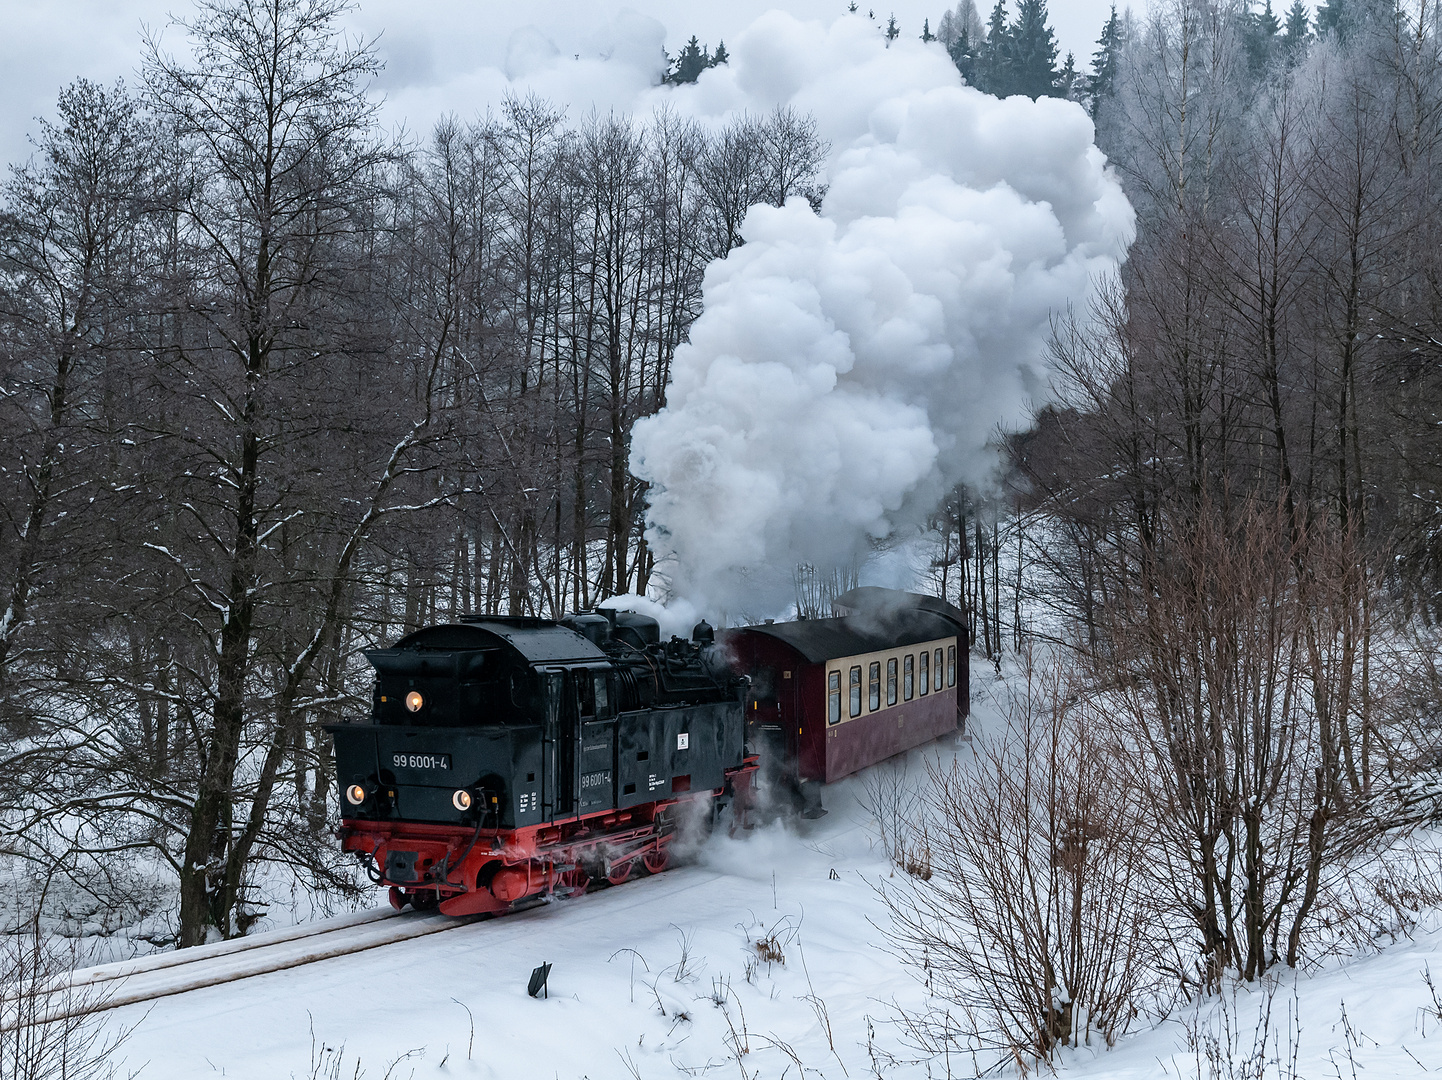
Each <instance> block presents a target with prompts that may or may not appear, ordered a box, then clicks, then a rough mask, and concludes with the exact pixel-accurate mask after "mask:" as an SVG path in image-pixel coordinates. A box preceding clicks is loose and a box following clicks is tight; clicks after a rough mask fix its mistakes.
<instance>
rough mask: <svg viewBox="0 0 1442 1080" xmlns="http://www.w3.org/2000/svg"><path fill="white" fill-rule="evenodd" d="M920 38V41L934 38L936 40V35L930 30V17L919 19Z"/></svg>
mask: <svg viewBox="0 0 1442 1080" xmlns="http://www.w3.org/2000/svg"><path fill="white" fill-rule="evenodd" d="M921 40H922V41H935V40H936V35H935V34H933V33H932V32H931V20H930V19H922V20H921Z"/></svg>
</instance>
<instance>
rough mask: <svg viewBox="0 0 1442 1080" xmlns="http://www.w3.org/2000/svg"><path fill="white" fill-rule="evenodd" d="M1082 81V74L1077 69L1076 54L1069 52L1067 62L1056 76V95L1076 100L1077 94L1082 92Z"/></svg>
mask: <svg viewBox="0 0 1442 1080" xmlns="http://www.w3.org/2000/svg"><path fill="white" fill-rule="evenodd" d="M1081 83H1082V79H1081V76H1080V74H1079V73H1078V72H1077V69H1076V56H1075V55H1074V54H1073V53H1071V52H1068V53H1067V54H1066V63H1064V64H1063V65H1062V68H1061V71H1060V72H1059V73H1058V74H1057V77H1056V96H1057V97H1062V98H1066V99H1067V100H1069V101H1075V100H1076V95H1077V94H1078V93H1080V92H1081Z"/></svg>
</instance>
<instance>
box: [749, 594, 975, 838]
mask: <svg viewBox="0 0 1442 1080" xmlns="http://www.w3.org/2000/svg"><path fill="white" fill-rule="evenodd" d="M835 610H836V611H837V617H835V618H830V619H802V620H799V621H797V622H785V623H771V622H768V623H764V624H762V625H759V626H745V627H740V628H737V629H734V630H729V631H726V632H725V636H724V642H725V645H726V648H727V651H728V652H729V653H730V655H731V657H732V661H733V664H734V665H735V668H736V670H738V671H743V672H745V673H747V674H748V675H749V676H750V678H751V688H750V692H749V693H748V695H747V700H746V728H747V743H748V745H749V746H751V747H752V748H753V749H754V751H755V752H758V753H759V754H760V756H761V760H762V762H763V763H766V764H770V765H773V766H774V772H773V776H777V777H784V778H794V779H795V781H797V782H798V791H797V795H799V797H800V799H801V802H802V804H803V808H804V811H805V812H806V813H808V814H817V813H821V812H822V811H821V810H820V798H819V795H820V793H819V790H818V787H819V785H820V784H827V783H831V782H832V781H835V780H839V779H840V778H841V777H843V776H849V775H850V774H851V773H854V772H856V771H857V770H859V769H864V768H865V767H866V766H868V765H872V764H875V763H876V762H878V761H882V760H884V759H886V758H889V757H891V756H893V755H895V754H899V753H902V752H903V751H906V750H910V749H911V748H913V747H916V746H920V745H922V744H924V743H927V742H930V741H932V740H934V739H937V738H939V737H941V736H943V735H948V734H954V733H957V732H959V731H961V730H963V729H964V727H965V724H966V717H967V713H968V711H969V705H970V694H969V685H968V684H969V679H968V666H967V644H968V640H969V638H968V630H967V626H966V616H965V615H964V613H963V612H962V611H961V610H960V609H958V608H956V607H955V606H954V605H952V604H949V603H947V602H946V601H944V600H938V599H937V598H935V597H930V596H921V595H919V594H916V593H905V592H897V591H894V590H891V589H879V588H874V587H862V588H859V589H852V590H851V591H850V592H847V593H843V594H842V595H841V596H839V597H838V598H837V601H836V604H835ZM763 770H765V771H772V770H770V769H766V765H763Z"/></svg>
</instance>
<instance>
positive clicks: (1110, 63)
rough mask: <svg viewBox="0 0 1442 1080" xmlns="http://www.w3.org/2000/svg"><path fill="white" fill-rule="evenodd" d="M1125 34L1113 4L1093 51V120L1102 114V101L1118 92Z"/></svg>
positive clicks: (1089, 89)
mask: <svg viewBox="0 0 1442 1080" xmlns="http://www.w3.org/2000/svg"><path fill="white" fill-rule="evenodd" d="M1125 34H1126V32H1125V30H1124V28H1123V26H1122V21H1121V19H1120V18H1118V17H1117V6H1116V5H1115V4H1113V5H1112V13H1111V16H1110V17H1109V18H1108V19H1107V23H1106V25H1105V26H1103V27H1102V36H1101V37H1099V38H1097V51H1096V52H1094V53H1092V74H1091V78H1089V79H1088V80H1087V92H1088V93H1089V94H1090V96H1091V109H1092V119H1093V120H1095V119H1096V118H1097V117H1098V115H1100V112H1101V105H1102V102H1103V101H1105V100H1107V99H1109V98H1110V97H1112V96H1113V95H1114V94H1115V93H1116V88H1117V67H1118V65H1119V64H1120V62H1121V54H1122V48H1123V46H1124V45H1125V44H1126V37H1125Z"/></svg>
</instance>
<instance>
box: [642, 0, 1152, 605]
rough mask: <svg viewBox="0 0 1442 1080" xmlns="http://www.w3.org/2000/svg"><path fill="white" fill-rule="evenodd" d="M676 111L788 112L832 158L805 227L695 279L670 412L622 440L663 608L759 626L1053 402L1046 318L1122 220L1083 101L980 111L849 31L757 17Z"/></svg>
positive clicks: (1081, 283) (915, 58) (793, 227)
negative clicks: (669, 560)
mask: <svg viewBox="0 0 1442 1080" xmlns="http://www.w3.org/2000/svg"><path fill="white" fill-rule="evenodd" d="M688 98H689V100H688ZM682 101H683V102H684V104H685V105H686V106H687V107H689V108H690V109H691V110H693V111H695V112H698V113H703V114H707V113H709V114H711V115H718V114H720V115H725V114H727V113H729V112H731V111H733V110H739V109H742V108H749V109H751V110H752V111H753V112H755V111H766V110H769V109H771V108H773V107H775V106H776V105H791V106H793V107H794V108H796V109H797V110H799V111H804V112H809V113H811V114H812V115H814V116H815V117H816V119H817V121H818V123H819V126H820V129H821V133H822V134H823V135H824V136H825V137H827V138H828V139H830V140H831V144H832V159H831V161H830V164H829V168H828V176H827V179H828V182H829V185H830V187H829V190H828V192H827V195H826V198H825V200H824V203H823V205H822V209H821V213H820V215H819V216H818V215H817V214H814V213H813V212H812V211H811V209H810V207H809V206H808V205H807V204H806V203H805V202H804V201H802V200H792V201H790V202H788V203H787V204H786V205H785V206H784V207H780V208H777V207H770V206H757V207H753V208H752V209H751V211H750V212H749V214H748V216H747V219H746V223H745V226H744V229H743V235H744V237H745V241H746V242H745V244H744V246H742V247H740V248H738V249H736V250H735V251H733V252H732V253H731V254H730V255H729V256H728V257H727V258H725V259H724V260H721V261H718V262H716V263H713V264H712V265H711V266H710V267H709V268H708V269H707V271H706V278H705V288H704V299H705V311H704V313H703V314H702V315H701V317H700V318H699V319H698V320H697V321H696V323H695V324H694V326H693V327H692V330H691V335H690V341H689V343H688V344H686V345H684V346H683V347H682V348H681V349H680V350H679V351H678V353H677V355H676V359H675V363H674V365H673V368H672V370H673V379H672V384H671V386H670V388H669V390H668V404H667V406H666V408H665V409H663V410H662V411H661V412H660V413H658V414H657V415H655V416H652V417H650V418H647V419H645V420H642V421H639V422H638V423H637V424H636V426H635V429H634V432H633V436H632V450H631V468H632V470H633V472H634V473H635V474H636V475H637V476H638V477H641V478H642V479H644V480H647V481H649V482H650V484H651V497H650V508H649V513H648V537H649V539H650V542H651V543H652V545H653V546H654V548H655V549H656V551H657V552H658V554H665V553H671V554H674V556H675V562H674V568H673V569H668V572H669V573H671V574H672V584H673V589H674V591H675V592H676V593H677V594H678V595H682V596H685V597H687V598H688V599H689V600H691V601H692V602H693V603H695V604H696V606H697V607H698V608H699V609H700V610H703V611H704V610H712V611H715V610H726V611H730V612H738V611H741V610H750V611H752V612H758V611H762V612H767V613H770V612H778V613H779V612H780V611H781V610H782V609H783V608H784V606H785V601H786V598H787V595H788V593H789V590H790V587H791V581H792V576H791V575H792V570H793V568H794V567H795V565H796V564H797V563H800V562H807V563H812V564H815V565H820V566H837V565H843V564H845V563H847V562H848V561H850V560H852V559H854V558H856V557H858V556H859V555H861V554H862V553H864V551H865V550H866V548H867V546H868V542H869V540H871V539H873V538H882V537H886V536H888V535H891V534H892V533H893V532H894V531H895V530H897V529H898V528H899V527H901V526H903V525H906V524H911V523H916V522H918V521H920V520H922V519H923V518H924V516H925V515H926V514H927V513H928V512H929V511H930V510H932V509H933V508H934V507H935V506H936V505H937V503H938V501H939V500H940V499H941V498H942V497H943V496H944V495H945V493H946V492H947V491H948V490H950V488H951V487H953V486H954V485H955V484H956V483H958V482H960V481H969V482H971V483H973V484H981V483H984V482H985V480H986V478H987V476H988V474H989V472H990V471H991V470H992V468H993V466H994V462H993V460H992V456H991V455H990V454H989V452H988V450H987V443H988V440H989V439H990V438H991V437H992V436H993V435H994V433H995V431H996V429H997V427H998V425H1003V426H1009V425H1014V424H1017V423H1020V422H1023V421H1024V420H1025V418H1026V416H1027V415H1028V411H1029V409H1030V408H1031V407H1033V406H1034V405H1035V404H1037V403H1038V402H1039V400H1040V399H1043V398H1044V397H1045V395H1046V393H1047V373H1046V371H1045V370H1044V366H1043V362H1042V354H1043V350H1044V345H1045V341H1046V337H1047V334H1048V331H1049V326H1050V317H1051V315H1052V313H1053V312H1056V311H1059V310H1062V309H1065V308H1066V307H1067V305H1068V304H1073V305H1076V306H1077V307H1078V308H1080V309H1083V310H1084V309H1085V306H1086V304H1087V300H1088V298H1089V296H1090V294H1091V291H1092V290H1093V288H1094V287H1095V285H1096V282H1097V281H1098V280H1099V279H1101V278H1103V277H1104V276H1106V275H1108V274H1111V273H1114V272H1115V270H1116V267H1117V265H1118V264H1119V262H1120V261H1121V259H1122V258H1124V257H1125V251H1126V245H1127V244H1128V243H1129V241H1130V237H1131V234H1132V225H1133V214H1132V210H1131V207H1130V205H1129V204H1128V203H1127V201H1126V198H1125V196H1124V195H1123V194H1122V191H1121V187H1120V185H1119V184H1118V183H1117V181H1116V179H1115V178H1114V177H1113V176H1112V175H1111V174H1110V173H1109V172H1108V170H1107V169H1106V165H1105V159H1104V157H1103V155H1102V154H1101V152H1100V151H1099V150H1098V149H1097V148H1096V146H1095V145H1094V143H1093V138H1092V135H1093V132H1092V125H1091V122H1090V120H1089V118H1088V117H1087V115H1086V113H1085V112H1084V111H1083V110H1082V109H1081V108H1080V107H1079V106H1077V105H1075V104H1073V103H1070V102H1065V101H1060V100H1055V99H1043V100H1041V101H1036V102H1033V101H1030V100H1028V99H1026V98H1009V99H1007V100H1005V101H998V100H997V99H996V98H993V97H989V96H987V95H984V94H981V93H979V92H977V91H976V90H973V89H970V88H967V87H963V86H962V85H961V82H960V79H959V77H958V75H957V73H956V70H955V68H954V67H953V66H952V65H951V63H950V62H949V60H948V59H947V57H946V55H945V53H944V52H942V50H941V49H940V48H939V47H937V46H935V45H929V46H928V45H923V44H922V43H920V42H907V41H902V40H898V41H897V42H895V43H894V44H893V46H892V47H891V48H890V49H887V48H885V47H884V46H883V44H882V42H881V41H879V40H878V39H877V37H876V35H875V34H874V32H873V29H872V28H871V27H870V25H869V24H868V23H866V22H865V21H863V20H860V19H857V18H854V17H853V18H843V19H840V20H838V21H837V22H836V23H834V24H832V25H831V26H830V27H829V28H823V27H820V26H818V25H816V24H804V23H801V22H799V21H798V20H796V19H794V18H792V17H791V16H789V15H785V14H782V13H779V12H772V13H770V14H768V15H766V16H763V17H762V18H761V19H759V20H758V21H757V22H756V23H754V24H753V25H752V26H751V27H750V28H749V29H748V30H747V32H746V33H745V34H744V35H743V37H742V38H741V39H740V40H739V41H738V42H737V44H736V48H735V49H734V51H733V59H732V61H731V64H730V66H729V67H722V68H716V69H713V70H711V71H708V72H707V73H705V74H704V75H703V76H702V78H701V80H700V82H699V83H698V84H697V85H696V86H695V87H694V88H687V89H686V90H684V91H682Z"/></svg>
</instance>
